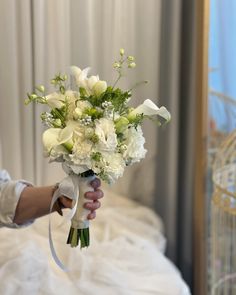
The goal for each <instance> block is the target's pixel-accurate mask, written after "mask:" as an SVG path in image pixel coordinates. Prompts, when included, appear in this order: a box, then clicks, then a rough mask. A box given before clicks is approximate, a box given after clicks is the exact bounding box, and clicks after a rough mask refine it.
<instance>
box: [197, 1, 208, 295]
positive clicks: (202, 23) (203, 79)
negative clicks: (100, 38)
mask: <svg viewBox="0 0 236 295" xmlns="http://www.w3.org/2000/svg"><path fill="white" fill-rule="evenodd" d="M196 8H197V9H196V30H197V31H196V33H197V64H196V98H197V105H196V108H197V115H196V138H195V140H196V145H195V146H196V159H195V160H196V163H195V192H194V207H193V208H194V217H193V218H194V221H193V227H194V228H193V231H194V237H193V241H194V243H193V254H194V294H196V295H206V294H207V272H206V270H207V263H206V262H207V252H206V250H207V238H206V188H205V182H206V171H207V170H206V163H207V146H206V143H207V101H208V39H209V8H210V0H197V1H196Z"/></svg>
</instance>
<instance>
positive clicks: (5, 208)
mask: <svg viewBox="0 0 236 295" xmlns="http://www.w3.org/2000/svg"><path fill="white" fill-rule="evenodd" d="M26 186H32V184H31V183H29V182H27V181H25V180H18V181H12V180H11V179H10V177H9V174H8V173H7V172H6V171H1V173H0V226H6V227H12V228H19V227H24V226H27V225H30V224H31V223H32V222H33V220H32V221H29V222H27V223H25V224H22V225H18V224H16V223H14V222H13V220H14V217H15V211H16V207H17V204H18V201H19V199H20V195H21V193H22V191H23V189H24V188H25V187H26Z"/></svg>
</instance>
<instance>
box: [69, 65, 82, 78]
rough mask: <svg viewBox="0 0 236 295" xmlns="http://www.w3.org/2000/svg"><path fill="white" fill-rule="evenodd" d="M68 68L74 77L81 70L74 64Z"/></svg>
mask: <svg viewBox="0 0 236 295" xmlns="http://www.w3.org/2000/svg"><path fill="white" fill-rule="evenodd" d="M70 70H71V74H72V75H73V76H75V77H78V76H79V75H80V74H81V72H82V70H81V69H80V68H78V67H76V66H71V67H70Z"/></svg>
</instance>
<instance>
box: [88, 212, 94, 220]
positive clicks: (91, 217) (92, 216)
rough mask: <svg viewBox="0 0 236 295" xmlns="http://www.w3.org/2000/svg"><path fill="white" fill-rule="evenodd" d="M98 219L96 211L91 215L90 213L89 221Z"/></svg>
mask: <svg viewBox="0 0 236 295" xmlns="http://www.w3.org/2000/svg"><path fill="white" fill-rule="evenodd" d="M95 217H96V211H93V212H91V213H89V215H88V217H87V218H88V219H89V220H92V219H94V218H95Z"/></svg>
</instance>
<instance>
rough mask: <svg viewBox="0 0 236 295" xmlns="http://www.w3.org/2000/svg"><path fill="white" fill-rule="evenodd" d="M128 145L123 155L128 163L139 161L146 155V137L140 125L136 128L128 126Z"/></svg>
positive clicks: (126, 141)
mask: <svg viewBox="0 0 236 295" xmlns="http://www.w3.org/2000/svg"><path fill="white" fill-rule="evenodd" d="M125 138H126V139H125V141H124V142H123V144H125V145H126V149H125V150H124V153H123V157H124V159H125V161H126V162H127V163H128V164H133V163H136V162H139V161H140V160H141V159H143V158H144V157H145V155H146V152H147V150H146V149H145V148H144V143H145V138H144V137H143V131H142V129H141V127H140V126H138V127H137V129H135V128H134V127H131V128H128V129H127V130H126V132H125Z"/></svg>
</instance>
